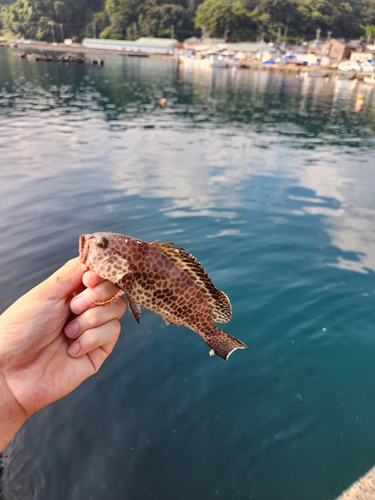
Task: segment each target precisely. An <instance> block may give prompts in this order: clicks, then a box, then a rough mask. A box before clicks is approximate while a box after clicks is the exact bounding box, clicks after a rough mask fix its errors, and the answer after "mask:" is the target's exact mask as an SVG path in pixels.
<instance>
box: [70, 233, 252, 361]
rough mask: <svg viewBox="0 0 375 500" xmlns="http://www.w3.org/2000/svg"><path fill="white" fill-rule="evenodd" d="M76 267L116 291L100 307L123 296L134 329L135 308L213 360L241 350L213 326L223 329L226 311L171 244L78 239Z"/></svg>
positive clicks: (195, 265) (101, 236)
mask: <svg viewBox="0 0 375 500" xmlns="http://www.w3.org/2000/svg"><path fill="white" fill-rule="evenodd" d="M79 254H80V262H81V264H82V266H83V267H84V268H85V269H91V270H93V271H94V272H95V273H96V274H98V275H99V276H100V277H102V278H104V279H107V280H109V281H111V282H112V283H114V284H115V285H117V287H118V288H119V291H118V292H117V293H116V294H115V295H114V296H113V297H112V298H111V299H109V300H107V301H102V302H98V301H96V302H95V305H106V304H109V303H111V302H113V301H115V300H118V299H119V298H120V297H121V295H123V294H124V293H125V294H126V299H127V304H128V308H129V310H130V312H131V314H132V315H133V317H134V319H135V320H136V321H137V322H138V323H139V321H140V317H141V307H145V308H146V309H149V310H150V311H152V312H154V313H157V314H159V315H160V316H161V317H162V318H163V320H164V322H165V323H166V324H167V325H175V326H186V327H187V328H190V329H191V330H193V331H194V332H196V333H198V335H200V336H201V337H202V339H203V340H204V341H205V342H206V344H207V345H208V346H209V347H210V348H211V351H210V355H211V356H212V355H214V354H216V356H218V357H219V358H221V359H223V360H227V359H228V357H229V356H230V355H231V354H232V352H233V351H235V350H236V349H246V348H247V346H246V344H244V343H243V342H241V341H240V340H238V339H236V338H235V337H232V336H231V335H229V334H228V333H226V332H224V331H223V330H221V329H220V328H219V327H217V326H216V325H215V322H216V323H227V322H228V321H229V320H230V319H231V317H232V306H231V303H230V300H229V298H228V297H227V295H226V294H225V293H224V292H222V291H220V290H218V289H217V288H216V287H215V286H214V284H213V283H212V281H211V279H210V278H209V277H208V275H207V273H206V272H205V270H204V269H203V267H202V266H201V264H200V262H198V261H197V259H196V258H195V257H193V255H191V254H190V253H188V252H186V251H185V250H184V249H183V248H179V247H176V246H174V244H173V243H170V242H166V243H161V242H160V241H159V240H157V241H153V242H152V243H147V242H146V241H142V240H140V239H137V238H133V237H131V236H126V235H124V234H118V233H111V232H98V233H93V234H82V235H81V236H80V239H79Z"/></svg>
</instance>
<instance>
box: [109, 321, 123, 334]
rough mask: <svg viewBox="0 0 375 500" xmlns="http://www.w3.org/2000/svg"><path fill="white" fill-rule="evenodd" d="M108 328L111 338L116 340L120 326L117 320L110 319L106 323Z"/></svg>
mask: <svg viewBox="0 0 375 500" xmlns="http://www.w3.org/2000/svg"><path fill="white" fill-rule="evenodd" d="M108 328H109V333H110V336H111V338H117V337H118V336H119V335H120V331H121V324H120V322H119V320H118V319H112V320H111V321H110V322H109V323H108Z"/></svg>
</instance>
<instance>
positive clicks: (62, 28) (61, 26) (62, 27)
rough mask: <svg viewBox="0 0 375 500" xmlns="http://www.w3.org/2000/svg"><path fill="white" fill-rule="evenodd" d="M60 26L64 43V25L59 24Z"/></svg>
mask: <svg viewBox="0 0 375 500" xmlns="http://www.w3.org/2000/svg"><path fill="white" fill-rule="evenodd" d="M59 26H60V34H61V41H62V42H63V43H64V25H63V24H59Z"/></svg>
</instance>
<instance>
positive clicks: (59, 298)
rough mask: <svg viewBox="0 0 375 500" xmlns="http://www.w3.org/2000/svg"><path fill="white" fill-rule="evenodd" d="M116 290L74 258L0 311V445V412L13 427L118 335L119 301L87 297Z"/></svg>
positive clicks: (74, 381) (96, 359) (82, 374)
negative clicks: (96, 301)
mask: <svg viewBox="0 0 375 500" xmlns="http://www.w3.org/2000/svg"><path fill="white" fill-rule="evenodd" d="M82 283H83V284H82ZM83 285H84V286H83ZM85 287H87V288H85ZM116 291H118V288H117V287H116V286H115V285H113V284H112V283H110V282H109V281H104V280H103V279H102V278H100V277H99V276H98V275H96V274H95V273H94V272H92V271H87V272H84V270H83V269H82V267H81V264H80V263H79V260H78V258H76V259H73V260H71V261H69V262H67V264H65V265H64V266H63V267H62V268H61V269H59V270H58V271H57V272H56V273H54V274H53V275H52V276H50V277H49V278H48V279H47V280H45V281H44V282H42V283H41V284H40V285H38V286H36V287H35V288H34V289H32V290H31V291H30V292H28V293H27V294H26V295H24V296H23V297H21V298H20V299H19V300H17V301H16V302H15V303H14V304H13V305H12V306H11V307H10V308H9V309H7V310H6V311H5V312H4V313H3V314H2V315H1V316H0V429H1V432H0V450H1V449H2V447H3V446H4V445H5V444H7V442H8V441H9V439H10V438H11V437H12V436H10V438H9V436H8V441H7V440H6V439H5V441H4V439H2V434H3V428H4V425H3V422H2V421H1V416H3V417H4V415H6V414H8V418H7V420H8V424H9V419H10V420H11V421H14V422H15V421H17V422H18V424H17V429H16V430H18V428H19V427H20V425H22V423H23V421H24V420H25V419H26V418H27V417H29V416H30V415H32V414H33V413H34V412H36V411H37V410H39V409H41V408H42V407H44V406H46V405H48V404H49V403H52V402H53V401H56V400H57V399H59V398H61V397H63V396H65V395H66V394H68V393H69V392H71V391H72V390H74V389H75V388H76V387H78V385H79V384H81V383H82V382H83V381H84V380H85V379H86V378H88V377H89V376H90V375H93V374H94V373H95V372H97V371H98V369H99V368H100V367H101V365H102V364H103V362H104V361H105V359H106V358H107V357H108V355H109V354H110V352H111V351H112V349H113V347H114V346H115V344H116V341H117V339H118V337H119V334H120V323H119V321H118V319H119V318H120V317H121V316H122V315H123V314H124V312H125V301H124V299H123V298H120V299H119V300H117V301H116V302H113V303H111V304H109V305H108V306H95V305H94V304H93V302H94V301H95V300H98V301H105V300H108V299H110V298H111V297H112V296H113V295H114V294H115V293H116ZM69 320H70V321H69ZM67 321H69V322H68V323H67ZM4 411H5V413H4ZM5 427H6V426H5ZM11 432H13V434H14V426H13V431H11ZM8 434H9V433H8Z"/></svg>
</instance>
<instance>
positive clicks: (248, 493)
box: [0, 49, 375, 500]
mask: <svg viewBox="0 0 375 500" xmlns="http://www.w3.org/2000/svg"><path fill="white" fill-rule="evenodd" d="M358 93H362V94H364V100H365V107H364V109H363V110H362V112H360V113H356V112H355V109H354V108H355V100H356V96H357V94H358ZM164 96H165V97H167V98H168V106H167V107H166V108H161V107H160V106H159V100H160V98H161V97H164ZM374 146H375V90H374V89H373V88H371V87H367V86H365V85H364V84H361V83H357V84H355V83H354V84H353V83H352V82H344V81H343V82H340V81H337V82H334V81H329V82H325V81H324V79H313V78H310V79H309V78H300V79H297V78H295V77H294V76H291V75H282V74H280V75H276V74H271V73H268V72H251V71H237V72H236V73H233V72H230V71H226V70H217V71H211V72H201V71H197V72H194V71H189V70H186V69H185V70H184V69H178V68H177V66H176V65H174V64H172V63H167V62H161V61H152V60H144V59H137V58H129V59H126V58H121V57H106V59H105V66H104V67H99V68H98V67H94V66H86V65H76V66H75V65H70V66H69V65H60V64H59V63H43V62H40V63H37V62H32V61H24V60H21V59H18V58H14V57H13V56H12V55H11V51H10V50H9V49H0V165H1V170H0V196H1V198H0V199H1V203H0V211H1V217H0V226H1V234H2V238H0V253H1V261H0V282H1V287H0V290H1V292H0V301H1V310H3V309H5V308H6V307H7V306H8V305H9V304H11V303H12V302H13V301H14V300H15V299H16V298H17V297H19V296H20V295H21V294H22V293H24V292H25V291H27V290H28V289H29V288H30V287H32V286H33V285H35V284H36V283H38V282H39V281H40V280H41V279H43V278H45V277H46V276H48V275H49V274H50V273H51V272H52V271H54V270H55V269H56V268H58V267H59V266H61V265H62V264H63V263H64V262H65V261H66V260H67V259H69V258H71V257H73V256H75V255H77V245H78V237H79V235H80V234H81V233H83V232H91V231H101V230H105V231H106V230H112V231H116V232H122V233H127V234H130V235H133V236H137V237H139V238H142V239H145V240H148V241H152V240H155V239H160V240H166V241H174V242H175V243H176V244H177V245H178V246H183V247H185V248H186V249H188V251H190V252H192V253H193V254H194V255H195V256H196V257H197V258H198V259H199V260H200V261H202V262H203V264H204V266H205V268H206V270H207V271H208V272H209V274H210V276H211V278H212V280H213V281H214V283H215V284H216V285H217V286H218V288H220V289H222V290H224V291H225V292H226V293H227V294H228V295H229V297H230V299H231V301H232V305H233V319H232V321H231V322H230V323H229V324H228V325H227V327H226V330H227V331H228V332H229V333H231V334H233V335H235V336H237V337H239V338H240V339H241V340H243V341H244V342H246V344H247V345H248V346H249V349H248V350H246V351H241V352H240V351H237V352H236V353H235V354H234V355H233V356H232V357H231V358H230V360H229V361H228V362H227V363H224V362H222V361H221V360H220V359H217V358H215V359H214V358H210V357H209V356H208V348H207V346H206V345H205V344H204V343H203V342H202V340H201V339H200V338H199V337H198V336H197V335H196V334H194V333H193V332H191V331H190V330H187V329H185V328H183V327H180V328H177V327H173V326H169V327H167V326H166V325H165V324H164V323H163V321H162V319H161V318H160V317H159V316H157V315H155V314H152V313H150V312H148V311H146V310H144V311H143V312H142V321H141V325H140V326H138V325H137V324H136V323H135V322H134V320H133V318H132V317H131V315H130V314H129V313H127V314H126V315H125V317H124V319H123V321H122V326H123V328H122V335H121V338H120V340H119V342H118V344H117V346H116V348H115V350H114V352H113V354H112V356H111V358H110V359H109V360H108V361H107V362H106V363H105V365H104V366H103V368H102V370H101V371H100V373H98V375H97V376H95V377H93V378H91V379H90V380H88V381H86V382H85V383H84V384H82V386H81V387H80V388H79V389H78V390H76V391H75V392H74V393H73V394H71V395H69V396H68V397H66V398H64V399H63V400H61V401H59V402H57V403H55V404H53V405H50V406H49V407H47V408H45V409H44V410H42V411H41V412H39V413H38V414H36V415H34V416H33V417H32V418H31V419H30V420H29V421H28V422H27V423H26V424H25V425H24V427H23V428H22V429H21V430H20V432H19V433H18V435H17V436H16V438H15V439H14V440H13V442H12V443H11V445H10V446H9V447H8V449H7V451H6V455H7V459H6V468H5V493H6V499H7V500H16V499H20V500H29V499H30V500H31V499H35V500H50V499H53V500H66V499H69V500H82V499H85V500H89V499H93V500H108V499H116V500H117V499H126V500H139V499H147V498H152V499H154V500H174V499H177V498H178V499H180V500H209V499H216V498H224V499H238V500H243V499H250V498H254V499H259V500H291V499H292V500H294V499H296V500H300V499H304V500H316V499H320V500H325V499H327V500H328V499H334V498H336V497H337V496H338V495H339V494H340V493H341V492H342V491H343V490H344V489H345V488H347V487H348V486H349V485H350V484H351V483H352V482H353V481H354V480H356V479H357V478H358V477H359V476H360V475H362V474H364V473H365V472H366V471H367V470H368V469H369V468H370V467H372V466H374V465H375V364H374V359H375V313H374V309H375V307H374V306H375V279H374V271H375V225H374V216H375V195H374V192H375V171H374V168H375V167H374V165H375V162H374V160H375V153H374Z"/></svg>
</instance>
